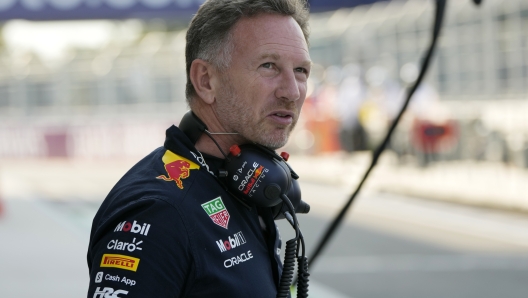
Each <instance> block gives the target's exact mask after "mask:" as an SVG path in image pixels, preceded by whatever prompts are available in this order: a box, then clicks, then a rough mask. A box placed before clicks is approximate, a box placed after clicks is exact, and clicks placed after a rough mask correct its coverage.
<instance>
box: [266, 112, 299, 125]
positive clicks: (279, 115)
mask: <svg viewBox="0 0 528 298" xmlns="http://www.w3.org/2000/svg"><path fill="white" fill-rule="evenodd" d="M293 116H294V114H293V113H292V112H287V111H278V112H273V113H271V114H269V117H270V118H271V119H273V121H274V122H277V123H278V124H280V125H289V124H291V123H292V122H293Z"/></svg>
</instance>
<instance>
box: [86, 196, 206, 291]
mask: <svg viewBox="0 0 528 298" xmlns="http://www.w3.org/2000/svg"><path fill="white" fill-rule="evenodd" d="M109 210H110V208H109ZM113 213H114V214H113V215H111V216H110V217H109V218H108V219H107V220H105V221H104V223H102V224H101V225H100V226H99V227H98V228H97V229H96V230H95V232H93V233H92V238H91V240H90V247H89V252H88V263H89V264H88V266H89V268H90V286H89V289H88V298H121V297H125V298H135V297H138V298H139V297H141V298H144V297H159V298H164V297H167V298H168V297H171V298H175V297H183V296H184V293H185V291H186V289H187V288H189V287H190V283H191V280H192V278H193V276H194V270H195V267H196V266H195V264H193V262H194V258H193V257H192V253H191V251H192V250H191V249H190V242H189V231H188V228H187V227H186V226H185V224H184V222H183V221H182V218H181V216H180V211H179V210H177V209H176V208H175V207H174V206H173V205H171V204H169V203H167V202H165V201H164V200H162V199H157V198H151V199H141V200H138V201H137V202H134V203H132V204H129V205H127V206H126V207H125V208H121V209H119V210H118V211H114V212H113ZM94 224H95V222H94Z"/></svg>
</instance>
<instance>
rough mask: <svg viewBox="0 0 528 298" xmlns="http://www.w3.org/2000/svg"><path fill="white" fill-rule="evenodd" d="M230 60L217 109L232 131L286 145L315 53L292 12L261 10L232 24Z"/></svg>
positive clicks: (261, 141)
mask: <svg viewBox="0 0 528 298" xmlns="http://www.w3.org/2000/svg"><path fill="white" fill-rule="evenodd" d="M232 33H233V35H232V36H233V40H232V42H233V43H234V51H233V56H232V58H231V64H230V66H229V67H228V69H227V71H226V72H225V73H223V74H220V76H221V80H220V81H221V86H220V88H219V92H218V93H217V94H216V101H215V111H216V113H217V117H218V119H219V120H220V122H221V124H222V125H223V126H224V128H225V129H226V131H228V132H238V133H239V135H240V136H241V137H242V138H243V140H242V141H251V142H255V143H259V144H261V145H264V146H267V147H270V148H274V149H276V148H279V147H282V146H284V145H285V144H286V142H287V140H288V136H289V134H290V132H291V131H292V129H293V127H294V126H295V124H296V122H297V120H298V118H299V113H300V111H301V107H302V104H303V103H304V99H305V97H306V84H307V82H306V81H307V79H308V75H309V72H310V66H311V62H310V55H309V54H308V46H307V44H306V41H305V39H304V36H303V33H302V30H301V28H300V27H299V25H298V24H297V23H296V22H295V20H294V19H293V18H291V17H289V16H281V15H271V14H261V15H258V16H256V17H252V18H243V19H241V20H239V21H238V22H237V24H236V25H235V26H234V28H233V32H232Z"/></svg>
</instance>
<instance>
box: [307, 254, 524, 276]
mask: <svg viewBox="0 0 528 298" xmlns="http://www.w3.org/2000/svg"><path fill="white" fill-rule="evenodd" d="M315 270H316V271H317V272H318V273H331V274H348V273H390V272H457V271H486V270H519V271H528V257H519V256H517V257H514V256H489V255H487V256H484V255H482V256H474V255H427V256H426V255H412V254H410V255H389V256H343V257H326V258H324V259H322V260H321V262H320V263H319V264H317V268H316V269H315Z"/></svg>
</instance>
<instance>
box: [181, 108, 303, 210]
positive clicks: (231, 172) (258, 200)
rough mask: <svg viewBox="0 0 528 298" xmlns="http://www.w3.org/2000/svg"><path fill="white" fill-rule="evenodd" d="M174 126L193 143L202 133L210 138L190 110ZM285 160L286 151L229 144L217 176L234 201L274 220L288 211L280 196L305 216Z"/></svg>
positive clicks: (296, 183)
mask: <svg viewBox="0 0 528 298" xmlns="http://www.w3.org/2000/svg"><path fill="white" fill-rule="evenodd" d="M178 127H179V128H180V130H181V131H183V133H185V134H186V135H187V136H188V137H189V139H190V140H191V142H192V143H193V144H196V142H197V141H198V139H199V138H200V137H201V136H202V134H204V133H205V134H207V135H208V136H210V133H209V132H208V130H207V126H206V125H205V124H204V123H203V122H202V120H200V118H198V117H197V116H196V115H195V114H194V113H193V112H192V111H188V112H187V113H186V114H185V115H184V116H183V118H182V120H181V122H180V125H179V126H178ZM213 141H214V139H213ZM215 143H216V141H215ZM220 151H222V150H220ZM222 154H224V156H226V155H225V153H224V152H222ZM288 157H289V155H288V153H286V152H282V153H281V155H278V154H277V153H276V152H275V151H273V150H271V149H269V148H267V147H264V146H262V145H259V144H244V145H233V146H231V148H230V149H229V155H228V156H226V159H225V160H224V164H223V166H222V168H221V170H220V171H219V173H218V176H219V178H221V180H222V182H224V184H225V185H226V186H227V187H228V189H229V191H230V192H231V193H232V194H234V195H235V196H236V197H237V198H239V199H243V200H244V201H246V202H250V203H253V204H255V205H257V206H258V207H270V208H271V210H272V212H273V216H274V219H283V218H285V217H284V212H286V211H289V210H288V207H287V206H286V205H285V204H284V202H283V200H282V198H281V197H282V196H283V195H285V196H287V198H288V199H289V200H290V202H291V203H292V205H293V208H294V210H295V213H308V212H309V211H310V205H308V204H307V203H306V202H304V201H303V200H302V199H301V188H300V187H299V182H298V181H297V179H299V175H297V174H296V173H295V171H293V169H292V168H291V167H290V165H289V164H288V163H287V160H288Z"/></svg>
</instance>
